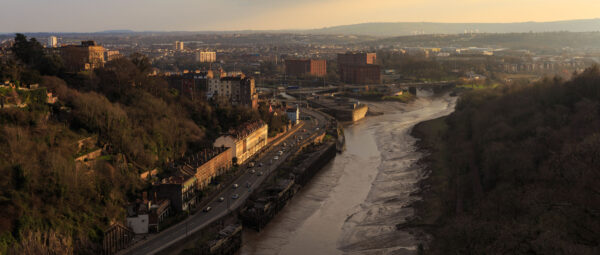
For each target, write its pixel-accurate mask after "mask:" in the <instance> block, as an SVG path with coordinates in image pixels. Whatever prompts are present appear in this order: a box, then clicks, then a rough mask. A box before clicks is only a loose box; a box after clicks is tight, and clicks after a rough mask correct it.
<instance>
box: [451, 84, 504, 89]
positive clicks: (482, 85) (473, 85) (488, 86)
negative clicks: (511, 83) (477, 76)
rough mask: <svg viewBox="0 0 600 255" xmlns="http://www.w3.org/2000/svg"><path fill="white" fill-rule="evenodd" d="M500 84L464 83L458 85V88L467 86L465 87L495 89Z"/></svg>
mask: <svg viewBox="0 0 600 255" xmlns="http://www.w3.org/2000/svg"><path fill="white" fill-rule="evenodd" d="M498 86H500V84H499V83H493V84H489V85H486V84H463V85H457V86H456V87H457V88H465V89H493V88H496V87H498Z"/></svg>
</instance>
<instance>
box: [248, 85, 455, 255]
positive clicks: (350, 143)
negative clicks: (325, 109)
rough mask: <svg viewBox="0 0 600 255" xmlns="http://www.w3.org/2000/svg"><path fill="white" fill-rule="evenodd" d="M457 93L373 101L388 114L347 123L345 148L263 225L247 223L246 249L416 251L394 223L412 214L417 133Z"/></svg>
mask: <svg viewBox="0 0 600 255" xmlns="http://www.w3.org/2000/svg"><path fill="white" fill-rule="evenodd" d="M455 103H456V98H453V97H448V96H445V97H419V98H418V99H417V100H415V101H414V102H412V103H410V104H401V103H395V102H381V103H369V107H370V108H371V109H373V110H375V111H379V112H384V114H383V115H381V116H373V117H367V118H366V119H364V120H361V121H359V122H357V123H355V124H352V125H349V126H347V127H345V129H344V132H345V136H346V150H345V151H344V152H343V153H342V154H338V155H337V157H336V158H335V159H334V160H333V161H332V162H331V163H330V164H329V165H327V166H326V167H325V168H324V169H322V170H321V171H320V172H319V173H318V174H317V175H316V176H315V177H314V178H313V179H312V180H311V181H310V183H309V184H308V185H306V186H305V187H304V188H303V189H302V190H301V191H300V192H299V193H298V194H296V196H295V197H294V198H293V199H292V200H291V201H290V202H289V203H288V205H287V206H286V207H285V208H284V209H283V210H282V211H281V212H280V213H279V214H278V215H277V216H276V217H275V218H274V219H273V220H272V221H271V222H270V223H269V224H268V225H267V226H266V227H265V228H264V229H263V230H262V231H261V232H260V233H257V232H254V231H253V230H245V231H244V234H243V245H242V248H241V250H240V252H239V254H244V255H245V254H285V255H295V254H298V255H304V254H309V255H317V254H414V253H415V251H416V245H417V244H416V241H415V239H414V237H413V236H412V235H411V234H409V233H407V232H402V231H398V230H396V228H395V225H396V224H398V223H402V222H404V220H405V218H406V217H408V216H411V215H412V214H413V210H412V208H410V207H407V205H409V204H410V203H411V202H412V201H414V199H418V197H415V196H410V194H411V193H413V192H414V191H416V189H417V186H416V183H417V182H418V181H419V179H421V178H423V171H422V169H421V168H420V167H418V166H417V165H416V164H415V162H417V161H418V160H419V159H420V158H421V157H422V156H423V155H422V153H420V152H418V151H417V150H416V147H415V141H416V139H415V138H413V137H412V136H410V134H409V133H410V130H411V128H412V127H413V126H414V125H415V124H417V123H419V122H421V121H425V120H429V119H433V118H437V117H441V116H444V115H448V114H450V113H451V112H452V111H453V110H454V106H455Z"/></svg>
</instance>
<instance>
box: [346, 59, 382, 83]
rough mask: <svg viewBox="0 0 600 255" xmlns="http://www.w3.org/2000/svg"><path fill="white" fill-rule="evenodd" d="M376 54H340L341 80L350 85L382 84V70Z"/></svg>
mask: <svg viewBox="0 0 600 255" xmlns="http://www.w3.org/2000/svg"><path fill="white" fill-rule="evenodd" d="M376 60H377V55H376V53H364V52H362V53H345V54H338V68H339V75H340V80H342V81H343V82H346V83H350V84H369V83H373V84H379V83H381V68H380V66H379V65H376V64H375V63H376Z"/></svg>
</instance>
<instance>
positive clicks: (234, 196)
mask: <svg viewBox="0 0 600 255" xmlns="http://www.w3.org/2000/svg"><path fill="white" fill-rule="evenodd" d="M239 197H240V195H238V194H233V196H231V198H232V199H238V198H239Z"/></svg>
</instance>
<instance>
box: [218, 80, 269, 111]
mask: <svg viewBox="0 0 600 255" xmlns="http://www.w3.org/2000/svg"><path fill="white" fill-rule="evenodd" d="M207 85H208V86H207V87H208V90H207V93H206V95H207V97H208V98H209V99H212V100H214V101H215V102H217V103H219V104H226V103H229V104H231V105H241V106H245V107H250V108H252V109H256V108H258V93H256V84H255V81H254V78H250V77H244V76H243V75H242V76H236V77H222V78H213V79H209V80H208V83H207Z"/></svg>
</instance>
